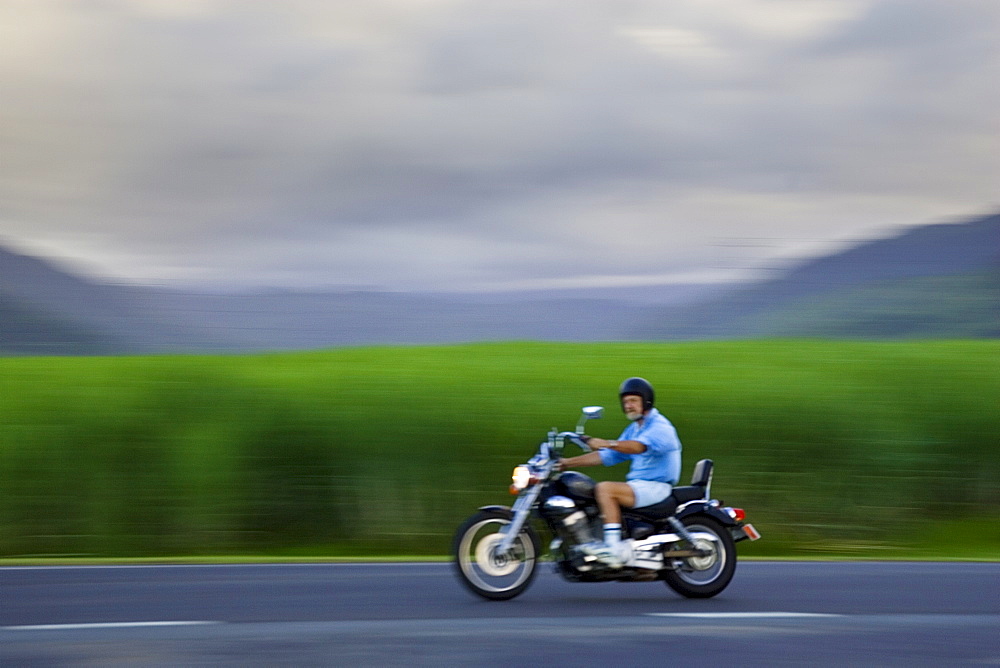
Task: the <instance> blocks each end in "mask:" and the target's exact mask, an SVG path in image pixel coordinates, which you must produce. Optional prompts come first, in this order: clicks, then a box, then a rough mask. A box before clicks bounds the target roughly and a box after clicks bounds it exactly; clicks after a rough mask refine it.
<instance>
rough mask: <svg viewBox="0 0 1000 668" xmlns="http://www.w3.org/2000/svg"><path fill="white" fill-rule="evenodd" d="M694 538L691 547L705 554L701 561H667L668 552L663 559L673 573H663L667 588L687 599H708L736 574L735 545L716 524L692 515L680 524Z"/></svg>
mask: <svg viewBox="0 0 1000 668" xmlns="http://www.w3.org/2000/svg"><path fill="white" fill-rule="evenodd" d="M681 523H682V524H684V526H685V528H687V530H688V531H689V532H690V533H691V535H692V536H693V537H694V543H695V544H694V546H695V547H697V548H701V549H703V550H705V551H706V552H707V554H706V555H705V556H703V557H679V558H676V559H671V557H670V551H669V550H667V551H665V552H664V553H663V559H664V561H665V562H666V563H668V564H671V565H672V566H673V568H674V570H671V571H667V572H666V573H664V580H666V583H667V586H669V587H670V588H671V589H673V590H674V591H676V592H677V593H678V594H681V595H682V596H687V597H688V598H711V597H712V596H715V595H716V594H718V593H719V592H721V591H722V590H723V589H725V588H726V587H727V586H729V581H730V580H732V579H733V574H734V573H735V572H736V544H735V543H734V542H733V537H732V536H731V535H730V533H729V531H727V530H726V528H725V527H723V526H722V525H721V524H719V523H718V522H717V521H716V520H714V519H712V518H710V517H706V516H705V515H692V516H690V517H685V518H684V519H682V520H681Z"/></svg>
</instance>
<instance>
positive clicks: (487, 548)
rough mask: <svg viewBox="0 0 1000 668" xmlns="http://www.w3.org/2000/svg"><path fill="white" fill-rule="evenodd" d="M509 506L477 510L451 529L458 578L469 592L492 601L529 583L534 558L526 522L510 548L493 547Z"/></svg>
mask: <svg viewBox="0 0 1000 668" xmlns="http://www.w3.org/2000/svg"><path fill="white" fill-rule="evenodd" d="M512 518H513V514H512V513H511V511H509V510H499V509H497V510H493V509H491V510H480V511H479V512H477V513H476V514H474V515H473V516H472V517H470V518H469V519H467V520H465V522H463V523H462V526H460V527H459V528H458V531H456V532H455V539H454V542H453V543H452V552H453V554H454V555H455V570H456V572H457V573H458V577H459V579H460V580H461V581H462V584H464V585H465V586H466V587H468V588H469V589H470V590H471V591H472V592H474V593H476V594H478V595H480V596H482V597H483V598H488V599H491V600H494V601H505V600H507V599H511V598H514V597H515V596H517V595H518V594H520V593H521V592H523V591H524V590H525V589H527V588H528V585H530V584H531V581H532V580H533V579H534V577H535V566H536V564H537V560H538V553H539V541H538V535H537V534H536V533H535V531H534V530H533V529H532V528H531V527H530V526H528V525H527V524H526V525H525V526H524V528H523V529H521V532H520V533H519V534H518V535H517V538H515V539H514V544H513V545H512V546H511V549H510V551H508V552H506V553H501V552H498V551H497V547H499V545H500V543H501V542H502V541H503V538H504V536H503V534H502V533H500V530H501V529H502V528H503V527H505V526H507V525H509V524H510V522H511V519H512Z"/></svg>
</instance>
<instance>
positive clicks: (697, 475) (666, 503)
mask: <svg viewBox="0 0 1000 668" xmlns="http://www.w3.org/2000/svg"><path fill="white" fill-rule="evenodd" d="M713 467H714V464H713V462H712V460H711V459H702V460H701V461H699V462H698V463H697V464H696V465H695V467H694V475H692V476H691V484H690V485H688V486H685V487H674V489H673V491H671V492H670V496H668V497H667V498H665V499H664V500H663V501H660V502H659V503H654V504H653V505H651V506H643V507H642V508H629V509H627V510H626V511H625V512H626V513H629V514H631V515H637V516H639V517H640V518H642V519H645V520H653V521H656V520H664V519H666V518H668V517H670V516H671V515H673V514H674V512H676V511H677V506H679V505H681V504H682V503H687V502H688V501H697V500H698V499H704V498H705V496H706V490H707V489H708V485H709V483H710V482H711V480H712V469H713Z"/></svg>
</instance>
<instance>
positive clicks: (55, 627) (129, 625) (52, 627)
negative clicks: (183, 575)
mask: <svg viewBox="0 0 1000 668" xmlns="http://www.w3.org/2000/svg"><path fill="white" fill-rule="evenodd" d="M221 623H222V622H201V621H191V622H188V621H178V622H104V623H98V624H32V625H28V626H0V631H71V630H72V631H76V630H81V629H134V628H148V627H156V626H203V625H205V624H221Z"/></svg>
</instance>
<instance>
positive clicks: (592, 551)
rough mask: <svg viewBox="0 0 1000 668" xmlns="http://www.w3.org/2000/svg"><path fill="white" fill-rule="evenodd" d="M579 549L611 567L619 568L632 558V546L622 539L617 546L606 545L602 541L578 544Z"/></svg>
mask: <svg viewBox="0 0 1000 668" xmlns="http://www.w3.org/2000/svg"><path fill="white" fill-rule="evenodd" d="M580 551H581V552H583V553H584V554H586V555H588V556H591V557H594V558H595V559H597V560H598V561H600V562H601V563H603V564H605V565H607V566H610V567H611V568H621V567H622V566H624V565H625V563H626V562H627V561H628V560H629V559H631V558H632V548H631V546H630V545H628V544H627V543H626V542H624V541H623V542H621V543H619V544H618V545H617V546H611V545H608V544H607V543H605V542H603V541H594V542H592V543H584V544H583V545H581V546H580Z"/></svg>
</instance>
